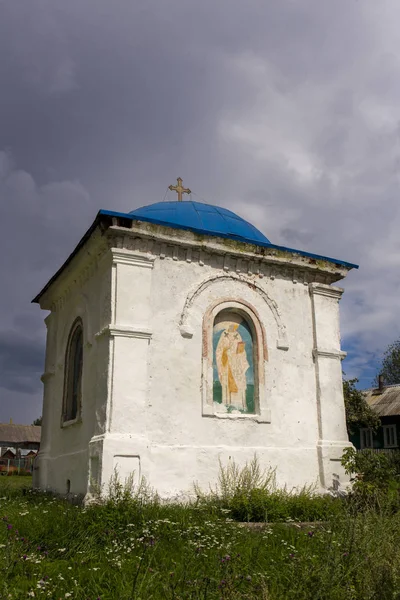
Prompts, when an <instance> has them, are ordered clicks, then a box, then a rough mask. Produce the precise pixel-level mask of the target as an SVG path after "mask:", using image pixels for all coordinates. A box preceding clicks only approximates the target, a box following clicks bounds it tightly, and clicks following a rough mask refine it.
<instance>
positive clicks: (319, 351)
mask: <svg viewBox="0 0 400 600" xmlns="http://www.w3.org/2000/svg"><path fill="white" fill-rule="evenodd" d="M318 356H322V357H325V358H339V359H340V360H343V359H344V358H346V356H347V352H343V351H342V350H326V349H323V348H314V349H313V357H314V358H317V357H318Z"/></svg>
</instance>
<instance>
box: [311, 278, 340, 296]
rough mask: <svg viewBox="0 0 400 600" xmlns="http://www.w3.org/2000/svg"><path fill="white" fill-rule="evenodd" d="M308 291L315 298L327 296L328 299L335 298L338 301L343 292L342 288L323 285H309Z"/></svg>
mask: <svg viewBox="0 0 400 600" xmlns="http://www.w3.org/2000/svg"><path fill="white" fill-rule="evenodd" d="M309 290H310V293H311V294H314V295H315V296H327V297H328V298H336V300H340V298H341V297H342V294H343V292H344V290H343V288H339V287H332V286H330V285H324V284H323V283H315V282H314V283H310V284H309Z"/></svg>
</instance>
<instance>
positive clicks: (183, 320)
mask: <svg viewBox="0 0 400 600" xmlns="http://www.w3.org/2000/svg"><path fill="white" fill-rule="evenodd" d="M219 281H236V282H238V283H241V284H242V285H245V286H247V287H249V288H251V289H253V290H254V291H257V293H258V294H259V295H260V296H261V298H262V299H263V300H264V302H265V303H266V304H267V306H268V308H269V309H270V311H271V312H272V315H273V317H274V320H275V323H276V327H277V330H278V339H277V342H276V346H277V348H278V349H280V350H288V349H289V344H288V338H287V331H286V326H285V324H284V323H283V321H282V317H281V314H280V312H279V308H278V305H277V304H276V302H275V300H273V299H272V298H270V297H269V295H268V294H267V292H266V291H265V290H263V289H262V287H260V286H259V285H257V283H254V281H253V280H251V279H245V278H244V277H240V276H237V275H233V274H230V275H214V276H212V277H209V278H208V279H205V280H204V281H203V282H202V283H201V284H200V285H199V286H197V288H196V289H195V290H194V291H193V292H191V293H189V294H188V296H187V297H186V300H185V304H184V307H183V310H182V313H181V317H180V320H179V329H180V332H181V335H182V337H186V338H191V337H193V331H192V330H191V328H190V327H189V326H188V316H189V311H190V309H191V307H192V305H193V303H194V301H195V300H196V299H197V298H198V297H199V296H200V294H201V293H202V292H204V290H206V289H207V288H208V287H210V285H212V284H213V283H216V282H219ZM232 300H233V299H232Z"/></svg>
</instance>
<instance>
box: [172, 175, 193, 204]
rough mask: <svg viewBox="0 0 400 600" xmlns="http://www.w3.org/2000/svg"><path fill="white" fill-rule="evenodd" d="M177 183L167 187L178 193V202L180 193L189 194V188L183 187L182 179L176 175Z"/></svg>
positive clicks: (180, 200) (180, 199) (180, 197)
mask: <svg viewBox="0 0 400 600" xmlns="http://www.w3.org/2000/svg"><path fill="white" fill-rule="evenodd" d="M177 182H178V185H170V186H169V187H168V189H169V190H171V192H176V193H177V194H178V202H182V194H191V193H192V192H191V190H189V188H184V187H183V185H182V183H183V181H182V179H181V178H180V177H178V179H177Z"/></svg>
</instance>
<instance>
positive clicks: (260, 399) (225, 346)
mask: <svg viewBox="0 0 400 600" xmlns="http://www.w3.org/2000/svg"><path fill="white" fill-rule="evenodd" d="M267 360H268V351H267V343H266V335H265V330H264V327H263V325H262V323H261V321H260V318H259V316H258V313H257V311H256V310H255V309H254V308H253V307H252V306H250V304H248V303H247V302H244V301H238V300H230V299H224V300H222V301H221V300H220V301H217V302H215V303H214V304H213V305H212V306H210V307H209V308H208V310H207V311H206V313H205V315H204V319H203V386H202V402H203V415H204V416H215V417H221V418H242V417H244V418H255V419H257V420H258V421H263V422H265V421H267V422H269V411H268V407H267V402H266V398H265V362H266V361H267Z"/></svg>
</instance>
